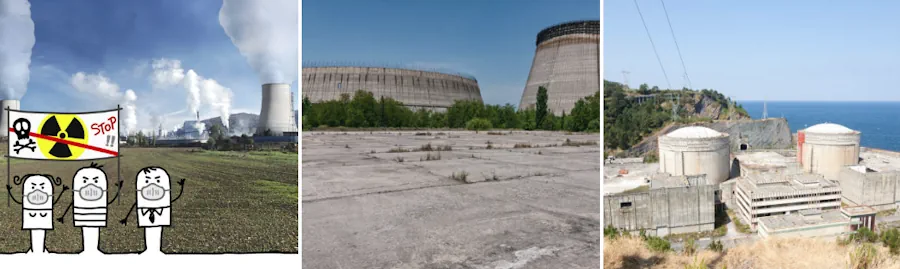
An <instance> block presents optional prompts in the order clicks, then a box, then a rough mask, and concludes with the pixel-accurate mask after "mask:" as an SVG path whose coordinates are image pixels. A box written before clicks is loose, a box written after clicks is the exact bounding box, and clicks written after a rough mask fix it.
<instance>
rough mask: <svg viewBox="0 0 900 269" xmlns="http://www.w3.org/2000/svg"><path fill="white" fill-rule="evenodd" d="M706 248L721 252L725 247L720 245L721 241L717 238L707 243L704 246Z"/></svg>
mask: <svg viewBox="0 0 900 269" xmlns="http://www.w3.org/2000/svg"><path fill="white" fill-rule="evenodd" d="M706 249H709V250H712V251H717V252H722V250H724V249H725V247H724V246H722V242H721V241H719V240H713V241H712V242H710V243H709V246H706Z"/></svg>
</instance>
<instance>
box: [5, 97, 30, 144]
mask: <svg viewBox="0 0 900 269" xmlns="http://www.w3.org/2000/svg"><path fill="white" fill-rule="evenodd" d="M7 107H8V108H9V109H16V110H18V109H19V100H0V109H3V110H0V111H2V113H0V114H2V116H0V125H2V126H3V128H9V118H8V117H9V113H7V112H6V110H5V108H7ZM32 124H33V123H32ZM8 135H9V131H6V132H0V137H6V136H8Z"/></svg>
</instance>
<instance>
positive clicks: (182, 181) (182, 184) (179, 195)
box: [172, 178, 184, 203]
mask: <svg viewBox="0 0 900 269" xmlns="http://www.w3.org/2000/svg"><path fill="white" fill-rule="evenodd" d="M178 185H181V190H179V191H178V197H175V199H172V202H173V203H174V202H175V201H178V198H181V195H182V194H184V179H183V178H182V179H181V180H179V181H178Z"/></svg>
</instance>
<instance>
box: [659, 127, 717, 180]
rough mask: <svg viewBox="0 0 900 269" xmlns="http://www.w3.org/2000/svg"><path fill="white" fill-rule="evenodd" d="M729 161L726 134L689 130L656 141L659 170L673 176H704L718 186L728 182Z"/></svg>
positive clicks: (702, 128)
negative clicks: (657, 144) (657, 143)
mask: <svg viewBox="0 0 900 269" xmlns="http://www.w3.org/2000/svg"><path fill="white" fill-rule="evenodd" d="M730 158H731V142H730V140H729V139H728V134H727V133H720V132H717V131H715V130H713V129H709V128H706V127H701V126H692V127H684V128H681V129H678V130H675V131H673V132H671V133H668V134H666V135H663V136H660V137H659V169H660V171H661V172H665V173H669V174H671V175H673V176H682V175H684V176H695V175H706V178H707V179H708V180H709V181H710V183H711V184H719V183H722V182H723V181H725V180H727V179H728V176H729V171H730V170H731V169H730V166H731V160H730Z"/></svg>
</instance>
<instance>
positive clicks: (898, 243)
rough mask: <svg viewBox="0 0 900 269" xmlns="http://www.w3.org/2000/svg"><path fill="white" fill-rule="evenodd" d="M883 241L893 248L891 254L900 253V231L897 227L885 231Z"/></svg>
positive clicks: (882, 235)
mask: <svg viewBox="0 0 900 269" xmlns="http://www.w3.org/2000/svg"><path fill="white" fill-rule="evenodd" d="M881 241H882V242H884V245H885V246H887V247H888V249H890V250H891V254H894V255H896V254H898V253H900V232H898V231H897V229H896V228H891V229H890V230H887V231H884V232H883V233H882V234H881Z"/></svg>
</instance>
